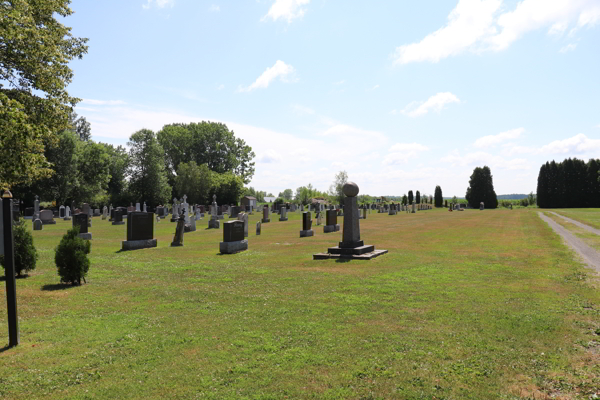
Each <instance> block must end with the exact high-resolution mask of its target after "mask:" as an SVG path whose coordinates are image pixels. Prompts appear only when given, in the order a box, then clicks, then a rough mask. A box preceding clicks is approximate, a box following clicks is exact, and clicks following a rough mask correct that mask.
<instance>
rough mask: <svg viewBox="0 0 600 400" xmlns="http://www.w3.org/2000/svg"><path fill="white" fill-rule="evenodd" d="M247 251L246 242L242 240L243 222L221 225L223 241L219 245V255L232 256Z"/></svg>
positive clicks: (235, 221) (237, 221)
mask: <svg viewBox="0 0 600 400" xmlns="http://www.w3.org/2000/svg"><path fill="white" fill-rule="evenodd" d="M245 250H248V240H246V239H245V238H244V222H243V221H239V220H232V221H227V222H225V223H224V224H223V241H222V242H221V243H219V251H220V252H221V254H234V253H239V252H240V251H245Z"/></svg>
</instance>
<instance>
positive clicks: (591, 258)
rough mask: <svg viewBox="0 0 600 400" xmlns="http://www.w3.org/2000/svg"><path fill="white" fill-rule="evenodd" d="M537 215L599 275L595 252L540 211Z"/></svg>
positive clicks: (598, 262)
mask: <svg viewBox="0 0 600 400" xmlns="http://www.w3.org/2000/svg"><path fill="white" fill-rule="evenodd" d="M538 215H539V216H540V218H541V219H542V220H544V221H546V222H547V223H548V225H550V227H551V228H552V229H554V232H556V233H558V234H559V235H560V236H562V238H563V239H564V241H565V242H566V243H567V244H568V245H569V247H571V248H572V249H573V250H574V251H575V252H576V253H577V254H579V255H580V256H581V258H583V260H584V261H585V263H586V264H587V265H588V266H590V267H591V268H594V269H595V270H596V273H598V274H600V254H599V253H598V252H597V251H596V250H594V249H593V248H591V247H590V246H588V245H587V244H585V243H583V241H581V240H580V239H578V238H577V237H575V235H573V234H572V233H571V232H569V231H568V230H566V229H565V228H563V227H562V226H560V225H559V224H557V223H556V222H554V221H553V220H552V219H551V218H550V217H548V216H546V215H544V214H543V213H542V212H541V211H538Z"/></svg>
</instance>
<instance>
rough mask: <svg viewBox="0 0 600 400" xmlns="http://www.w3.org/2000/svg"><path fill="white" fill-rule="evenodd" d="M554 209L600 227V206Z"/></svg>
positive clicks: (566, 215) (594, 226) (576, 219)
mask: <svg viewBox="0 0 600 400" xmlns="http://www.w3.org/2000/svg"><path fill="white" fill-rule="evenodd" d="M552 211H554V212H556V213H558V214H562V215H564V216H565V217H569V218H571V219H574V220H575V221H579V222H581V223H584V224H586V225H589V226H591V227H592V228H596V229H600V208H556V209H553V210H552Z"/></svg>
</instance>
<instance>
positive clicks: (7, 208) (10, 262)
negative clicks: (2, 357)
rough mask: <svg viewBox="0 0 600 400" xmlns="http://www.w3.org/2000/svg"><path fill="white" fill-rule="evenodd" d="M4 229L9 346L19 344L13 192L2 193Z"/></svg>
mask: <svg viewBox="0 0 600 400" xmlns="http://www.w3.org/2000/svg"><path fill="white" fill-rule="evenodd" d="M2 214H3V218H2V219H3V220H4V221H3V225H4V226H3V227H2V229H3V230H4V232H3V233H4V278H5V281H6V305H7V306H8V347H14V346H16V345H18V344H19V320H18V317H17V282H16V280H15V254H14V245H13V244H14V238H13V219H12V194H11V193H10V192H9V191H8V190H7V191H5V192H4V194H3V195H2Z"/></svg>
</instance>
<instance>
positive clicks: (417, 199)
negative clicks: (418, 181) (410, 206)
mask: <svg viewBox="0 0 600 400" xmlns="http://www.w3.org/2000/svg"><path fill="white" fill-rule="evenodd" d="M415 202H416V203H417V204H421V192H419V191H418V190H417V195H416V196H415Z"/></svg>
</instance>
